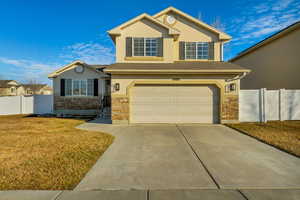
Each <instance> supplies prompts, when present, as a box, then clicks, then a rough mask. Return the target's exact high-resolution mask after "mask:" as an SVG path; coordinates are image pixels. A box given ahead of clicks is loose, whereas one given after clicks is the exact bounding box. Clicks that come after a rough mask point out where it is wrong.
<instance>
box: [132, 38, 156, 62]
mask: <svg viewBox="0 0 300 200" xmlns="http://www.w3.org/2000/svg"><path fill="white" fill-rule="evenodd" d="M135 38H142V37H133V38H132V41H131V43H132V44H131V46H132V48H131V51H132V52H131V54H132V56H133V57H139V56H135V55H134V39H135ZM143 39H144V55H143V57H157V56H158V41H157V38H151V37H147V38H146V37H143ZM154 39H155V40H156V55H155V56H147V55H146V40H154Z"/></svg>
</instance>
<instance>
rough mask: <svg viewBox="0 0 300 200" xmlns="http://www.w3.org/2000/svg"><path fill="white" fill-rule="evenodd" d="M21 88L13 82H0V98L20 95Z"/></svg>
mask: <svg viewBox="0 0 300 200" xmlns="http://www.w3.org/2000/svg"><path fill="white" fill-rule="evenodd" d="M22 93H23V87H22V86H21V85H20V84H19V83H18V82H17V81H14V80H0V96H17V95H22Z"/></svg>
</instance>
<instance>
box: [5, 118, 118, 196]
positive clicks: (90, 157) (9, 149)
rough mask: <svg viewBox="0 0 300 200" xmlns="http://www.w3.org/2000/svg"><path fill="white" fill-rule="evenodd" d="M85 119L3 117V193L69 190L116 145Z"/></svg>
mask: <svg viewBox="0 0 300 200" xmlns="http://www.w3.org/2000/svg"><path fill="white" fill-rule="evenodd" d="M84 122H85V120H80V119H62V118H54V117H52V118H51V117H49V118H47V117H27V116H25V115H13V116H0V190H70V189H73V188H74V187H75V186H76V185H77V184H78V183H79V182H80V180H81V179H82V178H83V177H84V175H85V174H86V173H87V172H88V171H89V169H90V168H91V167H92V166H93V165H94V163H95V162H96V161H97V159H98V158H99V157H100V156H101V155H102V154H103V152H104V151H105V150H106V149H107V148H108V146H109V145H110V144H111V143H112V142H113V139H114V138H113V136H111V135H109V134H105V133H100V132H92V131H84V130H79V129H76V128H75V127H76V126H78V125H79V124H81V123H84Z"/></svg>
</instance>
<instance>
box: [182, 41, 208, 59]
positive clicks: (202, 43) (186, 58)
mask: <svg viewBox="0 0 300 200" xmlns="http://www.w3.org/2000/svg"><path fill="white" fill-rule="evenodd" d="M187 43H196V57H195V59H193V58H188V59H187V58H186V52H187V50H186V49H187V48H186V44H187ZM203 43H206V44H207V58H198V44H203ZM184 59H185V60H208V59H209V43H208V42H185V43H184Z"/></svg>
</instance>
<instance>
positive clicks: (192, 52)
mask: <svg viewBox="0 0 300 200" xmlns="http://www.w3.org/2000/svg"><path fill="white" fill-rule="evenodd" d="M208 58H209V45H208V42H185V59H208Z"/></svg>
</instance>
